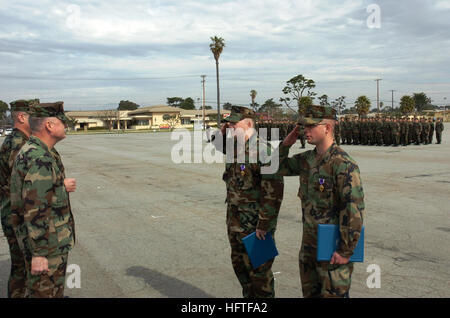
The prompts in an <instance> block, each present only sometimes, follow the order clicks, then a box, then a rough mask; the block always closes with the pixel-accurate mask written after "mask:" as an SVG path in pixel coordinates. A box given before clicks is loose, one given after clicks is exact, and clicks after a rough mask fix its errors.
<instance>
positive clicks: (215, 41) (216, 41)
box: [209, 36, 225, 127]
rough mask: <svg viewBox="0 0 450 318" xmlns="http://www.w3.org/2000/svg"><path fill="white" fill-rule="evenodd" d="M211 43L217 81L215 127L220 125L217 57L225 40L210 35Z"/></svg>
mask: <svg viewBox="0 0 450 318" xmlns="http://www.w3.org/2000/svg"><path fill="white" fill-rule="evenodd" d="M211 41H212V43H211V44H210V45H209V48H210V50H211V52H212V53H213V55H214V59H215V60H216V81H217V127H219V126H220V85H219V58H220V55H221V54H222V52H223V48H224V47H225V40H224V39H222V38H221V37H218V36H214V37H211Z"/></svg>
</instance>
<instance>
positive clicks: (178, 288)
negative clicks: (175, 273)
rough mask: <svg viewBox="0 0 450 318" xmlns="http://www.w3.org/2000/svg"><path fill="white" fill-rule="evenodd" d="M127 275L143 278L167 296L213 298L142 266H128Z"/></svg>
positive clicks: (186, 284) (195, 288)
mask: <svg viewBox="0 0 450 318" xmlns="http://www.w3.org/2000/svg"><path fill="white" fill-rule="evenodd" d="M127 275H128V276H133V277H137V278H142V279H144V281H145V283H146V284H148V285H149V286H151V287H152V288H153V289H155V290H157V291H158V292H160V293H161V294H163V295H166V296H167V297H169V298H214V297H213V296H212V295H209V294H207V293H205V292H204V291H203V290H201V289H199V288H197V287H195V286H193V285H191V284H188V283H185V282H183V281H181V280H179V279H177V278H174V277H171V276H167V275H164V274H162V273H160V272H157V271H154V270H151V269H148V268H145V267H142V266H132V267H130V268H128V269H127Z"/></svg>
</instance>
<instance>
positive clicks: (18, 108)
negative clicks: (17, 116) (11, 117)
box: [9, 99, 39, 113]
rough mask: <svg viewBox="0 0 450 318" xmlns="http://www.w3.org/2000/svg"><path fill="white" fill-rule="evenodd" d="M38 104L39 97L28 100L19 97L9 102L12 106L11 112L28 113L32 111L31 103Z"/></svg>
mask: <svg viewBox="0 0 450 318" xmlns="http://www.w3.org/2000/svg"><path fill="white" fill-rule="evenodd" d="M36 104H39V99H28V100H25V99H18V100H15V101H13V102H11V103H9V105H10V106H11V112H26V113H29V112H30V106H31V105H36Z"/></svg>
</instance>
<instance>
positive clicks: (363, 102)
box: [355, 96, 370, 117]
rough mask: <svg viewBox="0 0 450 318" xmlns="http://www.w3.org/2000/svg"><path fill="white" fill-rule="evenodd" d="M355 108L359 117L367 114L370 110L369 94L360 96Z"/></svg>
mask: <svg viewBox="0 0 450 318" xmlns="http://www.w3.org/2000/svg"><path fill="white" fill-rule="evenodd" d="M355 108H356V112H357V113H358V115H359V117H361V116H362V115H365V114H367V113H368V112H369V110H370V100H369V99H368V98H367V96H359V97H358V99H357V100H356V102H355Z"/></svg>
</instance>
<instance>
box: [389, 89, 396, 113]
mask: <svg viewBox="0 0 450 318" xmlns="http://www.w3.org/2000/svg"><path fill="white" fill-rule="evenodd" d="M390 91H391V92H392V111H394V92H396V91H395V90H393V89H391V90H390Z"/></svg>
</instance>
